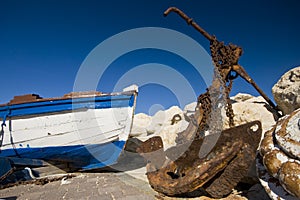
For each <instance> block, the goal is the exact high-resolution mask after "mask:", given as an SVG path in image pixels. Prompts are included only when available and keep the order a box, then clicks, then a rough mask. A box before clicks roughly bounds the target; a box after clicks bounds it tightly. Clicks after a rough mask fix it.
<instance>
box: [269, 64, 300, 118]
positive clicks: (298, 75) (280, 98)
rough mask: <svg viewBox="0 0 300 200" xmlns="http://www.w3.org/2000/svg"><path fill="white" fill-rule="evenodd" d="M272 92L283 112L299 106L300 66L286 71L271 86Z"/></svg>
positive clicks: (286, 112)
mask: <svg viewBox="0 0 300 200" xmlns="http://www.w3.org/2000/svg"><path fill="white" fill-rule="evenodd" d="M272 93H273V96H274V99H275V101H276V103H277V105H278V107H279V108H280V110H282V111H283V113H284V114H289V113H291V112H293V111H294V110H296V109H297V108H300V67H296V68H294V69H291V70H289V71H288V72H286V73H285V74H284V75H283V76H282V77H281V78H280V79H279V81H278V82H277V83H276V84H275V85H274V86H273V88H272Z"/></svg>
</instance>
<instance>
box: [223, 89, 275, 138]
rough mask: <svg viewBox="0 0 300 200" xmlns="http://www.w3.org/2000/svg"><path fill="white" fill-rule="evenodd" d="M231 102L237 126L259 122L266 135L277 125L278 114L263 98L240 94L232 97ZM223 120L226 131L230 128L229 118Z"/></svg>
mask: <svg viewBox="0 0 300 200" xmlns="http://www.w3.org/2000/svg"><path fill="white" fill-rule="evenodd" d="M231 100H232V108H233V112H234V123H235V125H241V124H244V123H247V122H251V121H255V120H259V121H261V123H262V129H263V133H264V132H266V131H267V130H269V129H270V128H271V127H272V126H273V125H274V124H275V123H276V121H275V120H277V119H276V112H275V111H274V110H272V108H271V107H270V106H269V105H268V104H267V102H266V101H265V100H264V98H263V97H261V96H258V97H254V96H252V95H249V94H243V93H239V94H237V95H236V96H233V97H231ZM224 114H225V113H224ZM223 119H225V120H224V129H226V128H229V125H228V124H229V122H228V118H227V117H224V118H223Z"/></svg>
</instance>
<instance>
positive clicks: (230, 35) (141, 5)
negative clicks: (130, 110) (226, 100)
mask: <svg viewBox="0 0 300 200" xmlns="http://www.w3.org/2000/svg"><path fill="white" fill-rule="evenodd" d="M169 6H176V7H178V8H180V9H182V10H183V11H184V12H185V13H186V14H187V15H189V16H190V17H192V18H193V19H194V20H195V21H196V22H197V23H198V24H199V25H201V26H202V27H203V28H204V29H206V30H207V31H208V32H209V33H211V34H214V35H216V36H217V38H218V39H219V40H222V41H225V42H226V43H228V42H232V43H234V44H237V45H239V46H241V47H242V48H243V50H244V54H243V56H242V57H241V59H240V64H241V65H242V66H244V68H245V69H246V70H247V72H248V74H249V75H250V76H252V77H253V79H254V80H255V81H256V82H257V84H258V85H259V86H260V87H261V88H262V89H263V90H264V91H265V93H267V94H268V95H269V96H271V87H272V86H273V85H274V84H275V83H276V82H277V80H278V79H279V78H280V76H281V75H282V74H283V73H285V72H286V71H287V70H289V69H291V68H293V67H295V66H298V65H300V51H299V47H300V39H299V36H300V26H299V25H300V23H299V19H300V12H299V8H300V3H299V1H297V0H286V1H282V0H280V1H279V0H272V1H271V0H267V1H261V0H253V1H233V0H228V1H216V0H215V1H200V0H190V1H184V0H181V1H179V0H126V1H124V0H110V1H100V0H99V1H84V0H82V1H76V0H74V1H71V0H69V1H60V0H59V1H55V0H51V1H48V0H47V1H46V0H44V1H26V0H24V1H21V0H19V1H15V0H1V1H0V69H1V85H0V89H1V95H0V103H5V102H7V101H9V100H10V99H11V98H12V97H13V96H15V95H21V94H26V93H38V94H40V95H41V96H43V97H54V96H62V95H63V94H65V93H68V92H71V91H72V90H73V85H74V81H75V78H76V74H77V72H78V70H79V68H80V66H81V64H82V62H83V61H84V59H85V58H86V56H87V55H88V54H89V52H90V51H91V50H92V49H93V48H95V47H96V46H97V45H98V44H99V43H101V42H102V41H104V40H105V39H107V38H109V37H111V36H113V35H115V34H118V33H120V32H122V31H126V30H129V29H133V28H139V27H163V28H169V29H172V30H176V31H179V32H181V33H184V34H186V35H188V36H190V37H191V38H193V39H194V40H196V41H197V42H199V43H200V44H201V45H202V46H203V47H204V48H205V49H206V50H209V42H208V41H207V40H205V39H204V38H203V37H202V36H201V35H200V34H199V33H198V32H197V31H195V30H194V29H193V28H192V27H189V26H187V24H186V23H185V22H184V21H183V20H182V19H181V18H180V17H179V16H178V15H175V14H174V13H172V14H171V15H169V16H168V17H166V18H165V17H163V15H162V14H163V12H164V10H165V9H167V8H168V7H169ZM111 48H112V49H117V48H118V46H117V45H115V46H112V47H111ZM102 56H103V57H104V58H105V56H107V55H102ZM147 63H160V64H164V65H168V66H170V67H172V68H174V69H176V70H177V71H178V72H179V73H180V74H182V75H183V76H185V77H186V78H187V79H188V80H189V81H190V83H191V84H192V86H193V88H194V90H195V91H196V93H198V94H200V93H202V92H204V91H205V85H203V79H202V78H201V77H199V76H197V75H195V74H196V73H195V71H193V67H192V66H190V64H189V63H188V62H186V61H185V60H183V59H181V58H178V56H176V55H173V54H172V53H170V52H166V51H160V50H153V49H150V50H138V51H134V52H130V53H128V54H126V55H123V56H120V58H119V59H117V60H115V62H114V63H112V65H111V67H110V68H109V69H108V70H107V73H106V75H105V77H103V79H102V82H101V83H99V85H98V89H99V90H102V91H105V92H109V91H111V90H112V89H113V85H114V84H115V82H116V81H117V80H118V79H119V78H120V77H121V76H122V74H124V73H126V71H128V70H130V69H132V68H134V67H135V66H138V65H142V64H147ZM145 76H147V75H145ZM178 84H180V82H179V83H178ZM238 92H245V93H250V94H253V95H258V94H257V93H256V92H255V91H254V89H252V87H251V86H250V85H248V84H246V83H245V82H244V81H243V80H242V79H241V78H238V79H237V80H235V83H234V88H233V91H232V93H231V94H232V95H235V94H236V93H238ZM176 103H178V100H176V94H174V91H170V89H169V88H167V87H164V86H159V85H157V84H152V85H144V86H142V87H141V88H140V95H139V99H138V107H137V112H145V113H148V112H150V110H151V106H152V105H154V104H160V105H162V107H165V108H168V107H170V106H171V105H174V104H176ZM152 109H154V108H153V107H152ZM150 113H151V112H150Z"/></svg>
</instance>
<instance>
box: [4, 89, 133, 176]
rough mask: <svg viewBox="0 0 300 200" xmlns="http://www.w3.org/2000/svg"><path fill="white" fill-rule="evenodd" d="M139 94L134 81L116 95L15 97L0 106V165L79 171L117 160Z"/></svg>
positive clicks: (92, 93) (79, 93) (126, 137)
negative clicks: (60, 165)
mask: <svg viewBox="0 0 300 200" xmlns="http://www.w3.org/2000/svg"><path fill="white" fill-rule="evenodd" d="M137 93H138V88H137V86H135V85H134V86H130V87H128V88H126V89H124V90H123V92H119V93H109V94H108V93H101V92H78V93H76V92H75V93H74V92H73V93H69V94H67V95H64V96H63V97H60V98H48V99H43V98H41V97H39V96H38V95H24V96H17V97H15V98H14V99H13V100H11V101H10V102H9V103H7V104H5V105H1V106H0V118H1V120H2V126H1V132H0V149H1V150H0V161H1V163H15V164H18V163H28V164H29V165H31V164H33V165H38V164H39V163H42V162H39V161H47V162H50V163H51V162H52V163H67V164H68V167H70V168H72V169H77V170H91V169H98V168H102V167H106V166H110V165H112V164H114V163H116V162H117V160H118V157H119V155H120V153H121V151H122V150H123V148H124V145H125V143H126V141H127V139H128V136H129V133H130V130H131V126H132V122H133V115H134V110H135V105H136V97H137ZM1 158H2V160H1ZM30 163H31V164H30ZM3 166H4V165H3ZM8 171H9V167H8V170H4V172H2V175H3V174H5V173H8ZM0 175H1V174H0Z"/></svg>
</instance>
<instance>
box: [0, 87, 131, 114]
mask: <svg viewBox="0 0 300 200" xmlns="http://www.w3.org/2000/svg"><path fill="white" fill-rule="evenodd" d="M134 95H135V94H133V93H131V94H128V95H125V94H122V95H116V96H109V95H108V96H96V97H82V98H74V99H62V100H52V101H41V102H32V103H23V104H16V105H8V106H2V107H0V118H2V119H3V118H6V117H17V116H26V115H36V114H46V113H55V112H62V111H72V110H78V109H102V108H120V107H128V106H129V107H132V106H133V105H134Z"/></svg>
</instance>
